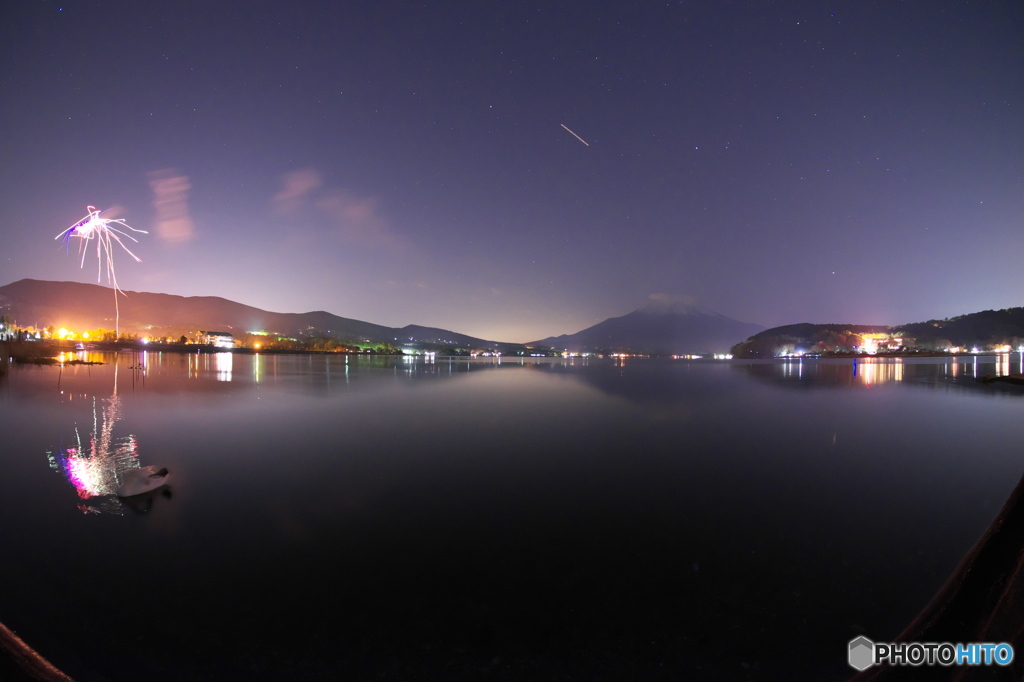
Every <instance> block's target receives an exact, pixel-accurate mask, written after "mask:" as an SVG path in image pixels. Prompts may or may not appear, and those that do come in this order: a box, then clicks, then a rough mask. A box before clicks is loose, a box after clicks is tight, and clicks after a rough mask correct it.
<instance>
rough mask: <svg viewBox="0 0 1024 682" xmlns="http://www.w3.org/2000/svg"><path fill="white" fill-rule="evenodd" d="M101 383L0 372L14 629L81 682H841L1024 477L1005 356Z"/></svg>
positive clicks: (334, 365)
mask: <svg viewBox="0 0 1024 682" xmlns="http://www.w3.org/2000/svg"><path fill="white" fill-rule="evenodd" d="M94 357H98V358H99V359H102V360H104V361H105V362H106V363H107V364H104V365H102V366H91V367H90V366H78V367H65V368H64V369H60V368H58V367H44V368H38V367H14V368H12V369H11V370H10V371H9V372H8V373H7V375H6V377H4V378H0V523H2V528H3V531H2V533H3V534H2V538H3V545H2V547H0V585H2V586H3V587H2V590H0V622H3V623H5V624H6V625H7V626H8V627H10V628H12V629H13V630H15V631H17V632H18V634H19V635H21V636H22V637H23V638H24V639H25V640H26V641H27V642H28V643H29V644H31V645H32V646H34V647H35V648H36V649H37V650H39V651H40V652H41V653H42V654H43V655H45V656H47V657H48V658H49V659H50V660H51V661H52V662H53V663H54V664H56V665H57V666H58V667H60V668H62V669H63V670H65V671H66V672H67V673H69V674H70V675H71V676H73V677H74V678H75V679H77V680H80V681H86V682H87V681H89V680H118V681H120V680H142V679H146V680H180V679H209V680H230V679H267V680H272V679H273V680H276V679H299V680H305V679H399V680H401V679H493V680H517V679H536V680H546V679H559V680H562V679H564V680H579V679H609V680H613V679H688V680H689V679H693V680H745V679H750V680H799V679H807V680H841V679H845V678H847V677H848V676H849V674H850V673H852V672H853V671H852V670H851V669H850V668H849V667H848V666H847V664H846V644H847V642H848V641H849V640H850V639H851V638H853V637H855V636H857V635H859V634H865V635H867V636H868V637H870V638H872V639H874V640H876V641H887V640H888V639H891V638H892V637H894V636H895V635H896V634H898V632H899V631H900V630H901V629H902V627H903V626H904V625H905V624H906V623H907V622H908V621H909V620H910V619H911V618H912V617H913V616H914V615H915V614H916V613H917V612H918V611H919V610H920V609H921V608H922V607H923V606H924V604H925V603H926V602H927V601H928V599H929V598H930V597H931V595H932V594H933V593H934V592H935V590H936V589H938V587H939V586H940V585H941V584H942V583H943V582H944V581H945V579H946V577H947V576H948V575H949V574H950V573H951V571H952V570H953V568H954V567H955V566H956V564H957V562H958V561H959V559H960V558H961V556H962V555H963V554H964V553H965V552H966V551H967V550H968V549H969V548H970V547H971V545H972V544H973V543H974V542H975V541H976V540H977V539H978V537H979V536H980V534H981V533H982V532H983V531H984V529H985V528H986V527H987V526H988V524H989V523H990V522H991V520H992V518H993V517H994V516H995V514H996V513H997V512H998V510H999V508H1000V507H1001V505H1002V504H1003V502H1004V500H1005V498H1006V496H1007V495H1008V494H1009V492H1010V491H1011V490H1012V489H1013V488H1014V486H1015V485H1016V483H1017V481H1018V480H1019V479H1020V477H1021V474H1022V473H1024V446H1022V443H1024V420H1022V419H1021V414H1022V410H1024V390H1019V389H1015V388H1014V387H1009V386H1005V385H996V386H991V387H986V386H982V385H980V384H978V383H976V382H975V381H974V377H975V376H981V375H984V374H992V373H996V372H997V371H998V372H1000V373H1009V372H1020V371H1021V368H1020V367H1019V363H1020V360H1019V356H1018V355H1016V354H1015V355H1012V356H1004V357H1002V358H991V357H990V358H978V359H977V360H974V359H969V360H963V359H961V360H953V359H929V360H928V361H922V362H917V361H914V362H911V361H906V362H891V363H863V362H861V363H856V364H855V363H853V362H852V361H848V360H847V361H834V362H803V363H800V362H793V363H779V362H770V363H762V364H750V363H735V362H734V363H711V362H707V361H703V362H702V361H694V362H668V361H666V362H660V361H630V362H625V363H614V362H611V361H600V362H589V363H588V362H583V361H580V360H576V361H568V360H567V361H561V360H543V361H537V362H529V361H527V362H524V363H521V362H520V361H519V360H512V361H509V360H503V361H501V362H500V363H498V362H497V361H486V362H479V361H466V360H461V359H456V360H452V361H449V360H447V359H443V360H442V359H438V360H437V361H436V362H434V363H425V362H423V361H422V360H421V361H418V362H407V361H403V360H401V359H397V360H395V359H377V360H370V359H356V358H352V359H349V360H348V361H347V362H346V359H345V358H344V357H332V356H301V357H300V356H234V357H233V356H231V355H229V354H207V355H176V354H152V353H150V354H146V355H145V356H142V355H132V354H122V355H105V356H94ZM142 366H144V367H145V370H144V371H143V370H141V369H138V368H139V367H142ZM139 465H142V466H148V465H157V466H166V467H168V468H169V469H170V470H171V472H172V475H173V477H174V482H173V485H172V488H171V491H170V494H169V495H156V496H153V497H151V498H146V499H143V500H141V501H138V502H136V504H134V505H133V506H127V505H125V504H123V503H121V502H119V501H118V500H117V498H115V497H112V496H111V495H110V494H109V493H110V492H111V491H112V490H113V489H114V487H116V484H117V481H118V479H119V477H121V476H123V474H124V472H125V471H127V470H129V469H131V468H133V467H136V466H139Z"/></svg>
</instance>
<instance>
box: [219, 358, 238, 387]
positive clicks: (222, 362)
mask: <svg viewBox="0 0 1024 682" xmlns="http://www.w3.org/2000/svg"><path fill="white" fill-rule="evenodd" d="M216 358H217V360H216V367H217V381H231V368H232V366H233V365H234V361H235V355H234V353H217V354H216Z"/></svg>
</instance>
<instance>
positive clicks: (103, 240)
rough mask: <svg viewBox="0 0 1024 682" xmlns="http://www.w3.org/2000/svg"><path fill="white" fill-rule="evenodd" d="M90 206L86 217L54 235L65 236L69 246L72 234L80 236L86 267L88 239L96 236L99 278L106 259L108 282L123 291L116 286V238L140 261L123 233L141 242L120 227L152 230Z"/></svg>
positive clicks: (83, 263)
mask: <svg viewBox="0 0 1024 682" xmlns="http://www.w3.org/2000/svg"><path fill="white" fill-rule="evenodd" d="M87 209H88V211H89V213H88V214H87V215H86V216H85V217H84V218H82V219H81V220H79V221H78V222H77V223H75V224H74V225H72V226H71V227H69V228H68V229H66V230H64V231H63V232H61V233H60V234H58V235H57V236H56V237H54V239H61V240H63V241H64V245H65V246H68V245H69V244H70V243H71V239H72V237H75V238H78V239H80V240H81V241H80V242H79V243H78V251H79V253H81V254H82V262H81V267H83V268H84V267H85V254H86V253H87V252H88V243H87V242H89V241H90V240H92V239H95V240H96V260H97V261H98V263H97V272H96V281H97V282H98V281H100V278H101V277H102V276H103V265H104V263H106V266H107V282H109V283H110V285H111V286H113V287H114V289H116V290H117V291H121V289H119V288H118V286H117V276H116V275H115V273H114V254H113V247H114V242H117V244H118V245H119V246H120V247H121V248H122V249H124V250H125V252H126V253H127V254H128V255H129V256H131V257H132V258H134V259H135V261H136V262H138V263H141V262H142V259H141V258H139V257H138V256H136V255H135V254H134V253H132V252H131V249H129V248H128V247H127V246H125V244H124V242H123V241H121V237H127V238H128V239H131V240H132V241H133V242H136V243H138V241H139V240H138V239H136V238H135V237H133V236H131V235H130V234H128V233H127V232H125V231H124V230H123V229H120V228H124V229H127V230H131V231H132V232H140V233H142V234H149V233H148V232H146V231H145V230H137V229H135V228H134V227H132V226H131V225H129V224H128V223H126V222H125V221H124V219H123V218H119V219H117V220H113V219H110V218H101V217H100V216H101V215H102V214H103V213H104V212H103V211H98V210H96V207H95V206H88V207H87ZM115 226H116V227H115Z"/></svg>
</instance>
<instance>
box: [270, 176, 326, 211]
mask: <svg viewBox="0 0 1024 682" xmlns="http://www.w3.org/2000/svg"><path fill="white" fill-rule="evenodd" d="M281 179H282V180H283V181H284V187H283V188H282V189H281V191H280V192H278V193H277V194H275V195H274V204H275V205H276V206H277V210H278V211H280V212H281V213H291V212H293V211H297V210H298V209H300V208H302V206H303V205H305V203H306V198H307V197H308V196H309V195H310V194H311V193H312V192H313V191H315V190H317V189H319V188H320V187H322V186H323V184H324V182H323V179H322V178H321V177H320V174H319V173H317V172H316V171H315V170H313V169H312V168H306V169H303V170H297V171H292V172H290V173H285V174H284V176H282V178H281Z"/></svg>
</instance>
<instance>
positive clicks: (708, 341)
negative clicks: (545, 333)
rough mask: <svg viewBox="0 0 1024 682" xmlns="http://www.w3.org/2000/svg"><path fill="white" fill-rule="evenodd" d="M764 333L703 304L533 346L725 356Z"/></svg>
mask: <svg viewBox="0 0 1024 682" xmlns="http://www.w3.org/2000/svg"><path fill="white" fill-rule="evenodd" d="M762 329H764V327H762V326H761V325H757V324H751V323H749V322H740V321H739V320H734V319H732V318H731V317H726V316H725V315H720V314H718V313H716V312H713V311H711V310H708V309H706V308H701V307H699V306H692V305H683V304H681V303H656V304H652V305H649V306H646V307H644V308H640V309H639V310H634V311H633V312H631V313H629V314H628V315H623V316H622V317H611V318H608V319H607V320H605V321H604V322H599V323H597V324H595V325H594V326H593V327H588V328H587V329H584V330H583V331H580V332H577V333H575V334H563V335H562V336H550V337H548V338H546V339H541V340H539V341H534V342H533V343H530V344H528V345H531V346H552V347H554V348H558V349H565V350H570V351H597V350H606V351H633V352H645V353H653V354H658V355H671V354H684V353H709V352H722V353H724V352H726V351H728V350H729V348H731V347H732V346H733V345H735V344H736V343H738V342H739V341H742V340H743V339H746V338H747V337H749V336H751V335H753V334H756V333H758V332H759V331H761V330H762Z"/></svg>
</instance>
